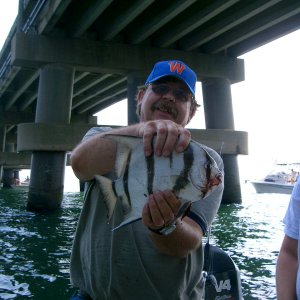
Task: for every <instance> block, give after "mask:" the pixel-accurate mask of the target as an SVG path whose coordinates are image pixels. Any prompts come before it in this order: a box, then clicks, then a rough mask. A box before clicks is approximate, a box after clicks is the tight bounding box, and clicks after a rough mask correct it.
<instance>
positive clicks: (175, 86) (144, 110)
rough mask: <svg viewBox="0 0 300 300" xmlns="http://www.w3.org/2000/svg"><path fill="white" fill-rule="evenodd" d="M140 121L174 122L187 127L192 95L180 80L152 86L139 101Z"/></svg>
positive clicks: (165, 81) (155, 83)
mask: <svg viewBox="0 0 300 300" xmlns="http://www.w3.org/2000/svg"><path fill="white" fill-rule="evenodd" d="M138 101H139V103H141V115H140V120H141V121H142V122H144V121H150V120H161V119H164V120H172V121H174V122H176V123H177V124H180V125H182V126H185V125H186V124H187V123H188V121H189V117H190V111H191V101H192V95H191V93H190V91H189V89H188V87H187V86H186V85H185V84H184V83H183V82H182V81H180V80H172V81H169V80H161V81H156V82H154V83H152V84H150V85H149V86H148V87H147V89H146V90H145V91H144V92H143V93H142V94H141V95H140V97H139V99H138Z"/></svg>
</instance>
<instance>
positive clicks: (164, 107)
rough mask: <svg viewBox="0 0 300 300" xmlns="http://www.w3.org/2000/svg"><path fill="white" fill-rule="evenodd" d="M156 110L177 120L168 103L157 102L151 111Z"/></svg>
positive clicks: (175, 113) (176, 114)
mask: <svg viewBox="0 0 300 300" xmlns="http://www.w3.org/2000/svg"><path fill="white" fill-rule="evenodd" d="M156 109H158V110H159V111H161V112H164V113H168V114H170V115H171V116H172V117H173V118H174V119H176V118H177V116H178V112H177V110H176V109H175V108H174V107H173V106H172V105H171V104H170V103H169V102H168V101H158V102H156V103H154V104H153V106H152V111H154V110H156Z"/></svg>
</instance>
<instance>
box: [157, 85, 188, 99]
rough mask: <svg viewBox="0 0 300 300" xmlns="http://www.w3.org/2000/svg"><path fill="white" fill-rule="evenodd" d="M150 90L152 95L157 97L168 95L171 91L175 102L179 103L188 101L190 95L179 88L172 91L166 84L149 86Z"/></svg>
mask: <svg viewBox="0 0 300 300" xmlns="http://www.w3.org/2000/svg"><path fill="white" fill-rule="evenodd" d="M151 89H152V91H153V93H155V94H156V95H159V96H164V95H166V94H168V93H170V91H171V92H172V94H173V96H174V98H175V100H176V101H181V102H187V101H189V99H190V98H189V96H190V95H191V93H189V92H188V91H186V90H184V89H181V88H176V89H173V88H171V87H170V86H169V85H168V84H151Z"/></svg>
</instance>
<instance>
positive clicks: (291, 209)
mask: <svg viewBox="0 0 300 300" xmlns="http://www.w3.org/2000/svg"><path fill="white" fill-rule="evenodd" d="M299 221H300V181H299V178H298V180H297V182H296V184H295V186H294V189H293V192H292V195H291V199H290V203H289V206H288V209H287V212H286V215H285V217H284V219H283V222H284V224H285V227H284V233H285V235H284V238H283V241H282V245H281V249H280V251H279V255H278V260H277V266H276V288H277V299H278V300H292V299H293V300H294V299H300V268H299V263H298V259H299V257H300V249H299V246H298V240H299V234H300V231H299V225H300V223H299Z"/></svg>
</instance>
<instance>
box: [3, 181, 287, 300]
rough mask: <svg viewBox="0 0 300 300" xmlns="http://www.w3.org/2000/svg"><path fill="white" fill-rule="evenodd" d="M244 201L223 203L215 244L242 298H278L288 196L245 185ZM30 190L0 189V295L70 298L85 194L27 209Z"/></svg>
mask: <svg viewBox="0 0 300 300" xmlns="http://www.w3.org/2000/svg"><path fill="white" fill-rule="evenodd" d="M242 195H243V203H242V204H233V205H222V206H221V208H220V211H219V213H218V216H217V218H216V220H215V222H214V226H213V232H212V242H213V243H216V244H217V245H218V246H220V247H221V248H222V249H223V250H225V251H226V252H227V253H228V254H230V255H231V257H232V258H233V260H234V261H235V263H236V264H237V266H238V268H239V269H240V273H241V280H242V290H243V295H244V299H276V293H275V265H276V260H277V255H278V251H279V248H280V245H281V241H282V238H283V225H282V222H281V220H282V218H283V216H284V213H285V210H286V208H287V205H288V202H289V195H279V194H260V195H259V194H256V193H255V192H254V189H253V188H252V187H251V186H250V184H249V183H247V184H244V185H243V186H242ZM26 201H27V190H26V189H24V188H15V189H9V190H4V189H1V190H0V299H38V300H39V299H42V300H48V299H58V300H67V299H69V298H70V296H71V295H72V294H73V293H74V291H75V290H74V289H73V288H72V287H71V286H70V283H69V257H70V251H71V247H72V239H73V235H74V231H75V228H76V224H77V220H78V216H79V213H80V209H81V207H82V201H83V195H82V193H80V192H66V193H65V194H64V200H63V204H62V208H61V210H59V211H57V212H56V213H52V214H35V213H31V212H27V211H26Z"/></svg>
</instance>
